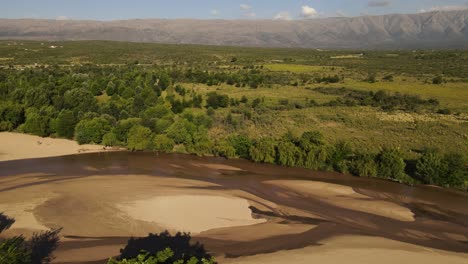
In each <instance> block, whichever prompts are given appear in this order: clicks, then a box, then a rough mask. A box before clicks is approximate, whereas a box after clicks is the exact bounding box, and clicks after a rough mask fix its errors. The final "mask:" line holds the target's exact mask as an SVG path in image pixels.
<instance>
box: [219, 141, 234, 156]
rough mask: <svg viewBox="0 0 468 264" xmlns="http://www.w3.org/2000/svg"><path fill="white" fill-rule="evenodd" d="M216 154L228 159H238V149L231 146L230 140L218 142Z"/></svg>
mask: <svg viewBox="0 0 468 264" xmlns="http://www.w3.org/2000/svg"><path fill="white" fill-rule="evenodd" d="M214 152H215V155H217V156H220V157H224V158H228V159H230V158H235V157H236V149H235V148H234V147H233V146H232V145H231V142H230V141H229V140H221V141H219V142H217V143H216V145H215V149H214Z"/></svg>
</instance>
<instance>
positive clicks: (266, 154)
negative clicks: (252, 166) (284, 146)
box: [250, 137, 276, 163]
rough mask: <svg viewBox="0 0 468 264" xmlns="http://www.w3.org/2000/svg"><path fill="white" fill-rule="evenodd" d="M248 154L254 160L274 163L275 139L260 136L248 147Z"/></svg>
mask: <svg viewBox="0 0 468 264" xmlns="http://www.w3.org/2000/svg"><path fill="white" fill-rule="evenodd" d="M250 156H251V157H252V160H253V161H255V162H265V163H275V160H276V141H275V140H274V139H272V138H269V137H265V138H261V139H260V140H258V141H257V142H255V144H253V145H252V147H251V148H250Z"/></svg>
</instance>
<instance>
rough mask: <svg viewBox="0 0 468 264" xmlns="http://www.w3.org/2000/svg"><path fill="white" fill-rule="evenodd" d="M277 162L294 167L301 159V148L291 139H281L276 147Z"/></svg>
mask: <svg viewBox="0 0 468 264" xmlns="http://www.w3.org/2000/svg"><path fill="white" fill-rule="evenodd" d="M277 155H278V159H277V160H278V164H279V165H282V166H289V167H294V166H296V165H298V162H300V161H301V150H300V149H299V148H298V147H296V145H295V144H294V143H293V142H291V141H281V142H279V143H278V147H277Z"/></svg>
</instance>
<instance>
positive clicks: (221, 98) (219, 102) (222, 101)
mask: <svg viewBox="0 0 468 264" xmlns="http://www.w3.org/2000/svg"><path fill="white" fill-rule="evenodd" d="M207 97H208V98H207V99H206V107H207V108H209V107H212V108H213V109H218V108H226V107H228V106H229V96H227V95H220V94H218V93H217V92H210V93H208V94H207Z"/></svg>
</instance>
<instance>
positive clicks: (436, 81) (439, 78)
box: [432, 75, 444, 85]
mask: <svg viewBox="0 0 468 264" xmlns="http://www.w3.org/2000/svg"><path fill="white" fill-rule="evenodd" d="M442 83H444V78H442V76H440V75H439V76H436V77H434V79H432V84H436V85H437V84H442Z"/></svg>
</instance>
